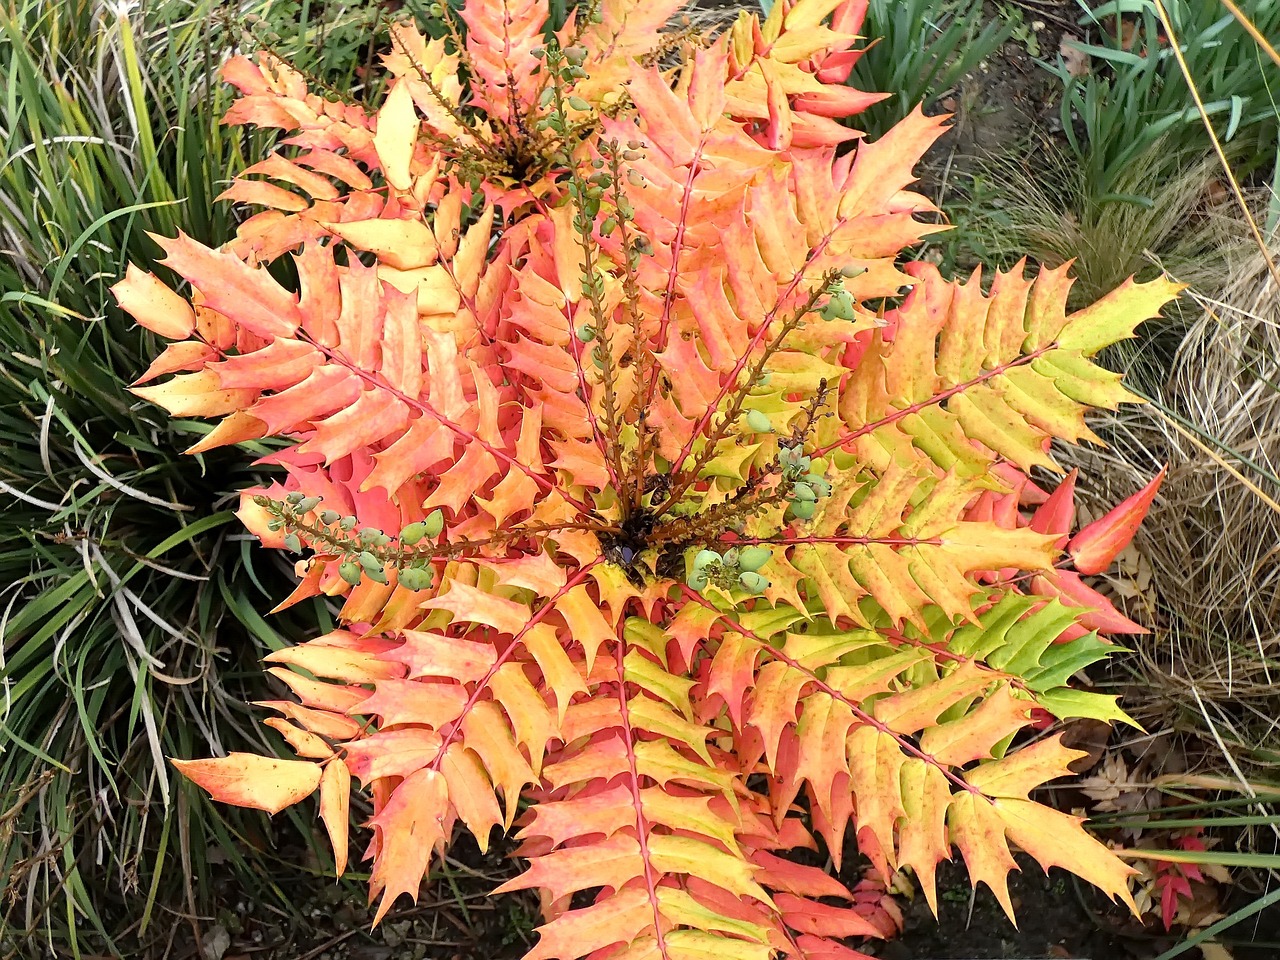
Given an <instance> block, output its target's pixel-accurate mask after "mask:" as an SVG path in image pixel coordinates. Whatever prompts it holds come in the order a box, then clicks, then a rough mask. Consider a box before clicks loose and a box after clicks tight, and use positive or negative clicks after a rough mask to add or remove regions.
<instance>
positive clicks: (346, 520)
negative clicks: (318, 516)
mask: <svg viewBox="0 0 1280 960" xmlns="http://www.w3.org/2000/svg"><path fill="white" fill-rule="evenodd" d="M338 526H340V527H341V528H342V529H343V530H345V531H346V532H347V533H350V532H351V531H352V530H354V529H355V528H356V518H355V517H350V516H348V517H343V518H342V519H341V520H339V521H338Z"/></svg>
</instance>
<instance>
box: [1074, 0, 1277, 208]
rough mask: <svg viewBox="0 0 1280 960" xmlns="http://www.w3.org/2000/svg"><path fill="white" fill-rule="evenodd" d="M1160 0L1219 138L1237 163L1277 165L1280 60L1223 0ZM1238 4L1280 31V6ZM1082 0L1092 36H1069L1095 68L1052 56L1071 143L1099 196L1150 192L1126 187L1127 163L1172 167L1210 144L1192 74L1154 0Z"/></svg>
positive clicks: (1265, 28)
mask: <svg viewBox="0 0 1280 960" xmlns="http://www.w3.org/2000/svg"><path fill="white" fill-rule="evenodd" d="M1161 2H1162V5H1163V8H1164V10H1165V12H1166V13H1167V15H1168V17H1169V20H1170V23H1171V24H1172V25H1173V27H1174V30H1175V36H1176V39H1177V42H1178V43H1179V45H1180V47H1181V50H1182V55H1183V58H1184V59H1185V61H1186V64H1187V67H1188V72H1189V74H1190V77H1191V79H1192V81H1193V82H1194V83H1195V84H1196V86H1197V87H1199V88H1200V90H1201V92H1202V93H1203V94H1204V95H1205V109H1206V112H1207V113H1208V114H1209V117H1210V119H1211V122H1212V123H1213V125H1214V129H1215V133H1216V135H1217V137H1218V139H1219V140H1221V141H1222V142H1223V143H1224V144H1227V145H1228V146H1229V148H1230V149H1231V152H1232V154H1233V156H1234V158H1235V159H1236V160H1237V161H1239V162H1241V163H1242V164H1243V167H1242V168H1240V169H1238V171H1237V172H1238V173H1241V174H1242V175H1243V174H1248V173H1252V172H1253V170H1254V169H1256V168H1258V167H1262V168H1263V169H1264V170H1266V171H1267V172H1271V171H1272V170H1274V171H1275V172H1276V173H1280V166H1277V161H1278V160H1280V153H1278V152H1277V149H1276V136H1277V133H1278V132H1280V113H1278V112H1277V107H1276V104H1277V98H1280V67H1277V66H1276V65H1275V64H1273V63H1271V61H1270V60H1269V59H1268V58H1267V57H1266V56H1265V55H1264V53H1263V52H1262V51H1261V50H1260V49H1259V47H1258V44H1257V43H1255V42H1254V41H1253V40H1252V38H1251V37H1250V36H1249V34H1248V32H1247V31H1246V29H1245V27H1244V26H1243V25H1242V24H1241V23H1240V22H1239V21H1237V19H1236V18H1235V17H1234V16H1232V14H1231V13H1230V12H1229V11H1228V10H1227V9H1226V7H1225V6H1223V5H1222V4H1219V3H1216V2H1215V3H1205V2H1202V0H1161ZM1238 5H1239V7H1240V9H1241V12H1242V13H1243V14H1244V15H1245V16H1246V17H1247V18H1248V19H1249V20H1250V21H1251V22H1252V23H1253V24H1254V26H1256V27H1257V28H1258V30H1259V31H1260V32H1261V33H1262V34H1263V35H1264V36H1268V37H1276V36H1277V35H1280V6H1277V5H1276V4H1275V3H1272V2H1270V0H1241V2H1240V3H1239V4H1238ZM1080 6H1081V9H1082V10H1083V13H1082V14H1081V16H1080V19H1079V22H1080V23H1081V25H1083V26H1085V27H1087V28H1089V30H1090V31H1091V33H1092V34H1093V35H1094V36H1095V37H1096V38H1097V42H1096V43H1092V44H1084V43H1080V44H1076V46H1078V47H1079V48H1080V49H1081V50H1082V51H1083V52H1085V53H1086V54H1087V55H1088V56H1089V57H1091V58H1092V60H1093V64H1092V68H1091V69H1089V70H1088V71H1087V72H1085V73H1084V74H1082V75H1078V72H1077V73H1073V72H1072V71H1071V70H1070V69H1068V68H1067V67H1066V66H1065V65H1063V64H1062V63H1061V62H1059V63H1058V65H1056V66H1050V69H1052V70H1053V71H1054V72H1055V73H1056V74H1057V76H1058V77H1059V78H1060V79H1061V80H1062V82H1063V98H1062V107H1061V110H1062V121H1063V129H1064V133H1065V136H1066V140H1067V143H1068V146H1069V148H1070V150H1071V153H1072V155H1073V156H1074V157H1075V160H1076V162H1077V163H1078V164H1079V165H1080V166H1081V167H1082V168H1083V169H1084V170H1085V172H1086V175H1087V177H1088V180H1089V182H1090V184H1091V188H1092V189H1093V190H1094V191H1096V193H1097V194H1098V195H1099V196H1107V195H1117V196H1122V197H1123V196H1139V197H1147V198H1153V199H1154V197H1153V195H1152V194H1151V193H1150V192H1146V193H1139V194H1132V193H1131V192H1130V189H1129V187H1130V186H1131V184H1128V183H1126V182H1125V180H1126V178H1127V177H1128V172H1129V171H1130V170H1131V169H1132V168H1133V167H1135V166H1140V165H1147V166H1150V165H1153V164H1154V165H1155V167H1156V168H1157V170H1159V171H1160V172H1161V173H1165V172H1168V171H1175V172H1176V171H1177V170H1178V169H1180V168H1182V167H1185V166H1187V165H1189V164H1194V163H1196V162H1197V161H1198V160H1199V158H1200V157H1202V156H1204V155H1205V154H1207V153H1208V152H1209V150H1210V140H1209V135H1208V132H1207V131H1206V129H1205V127H1204V125H1203V123H1202V121H1201V117H1200V114H1199V111H1198V110H1197V109H1196V107H1195V105H1194V104H1193V102H1192V97H1191V87H1190V84H1189V83H1188V79H1187V77H1186V76H1185V75H1184V74H1183V72H1182V69H1181V68H1180V67H1179V65H1178V62H1177V58H1175V57H1174V55H1173V50H1172V48H1171V46H1170V43H1169V39H1168V37H1167V36H1166V31H1165V29H1164V26H1163V24H1162V23H1161V19H1160V16H1159V9H1158V8H1157V5H1156V3H1155V2H1154V0H1132V2H1126V3H1103V4H1096V5H1095V4H1090V5H1089V6H1086V5H1085V4H1084V3H1081V4H1080ZM1117 14H1123V16H1117ZM1157 144H1159V145H1160V149H1159V150H1158V151H1157V150H1154V149H1153V148H1154V147H1155V146H1156V145H1157ZM1156 182H1157V184H1158V181H1156Z"/></svg>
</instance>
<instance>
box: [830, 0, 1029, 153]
mask: <svg viewBox="0 0 1280 960" xmlns="http://www.w3.org/2000/svg"><path fill="white" fill-rule="evenodd" d="M1015 27H1016V23H1015V22H1014V21H1013V20H1011V19H1010V18H1008V17H996V18H994V19H988V18H987V17H985V16H984V12H983V3H982V0H951V2H944V3H938V2H937V0H870V3H869V4H868V6H867V19H866V24H865V25H864V26H863V28H862V33H863V34H864V35H865V36H867V37H869V38H876V39H875V40H874V42H872V43H871V44H870V45H869V47H868V49H867V51H866V52H865V53H864V54H863V55H862V56H861V57H860V58H859V59H858V62H857V63H855V64H854V67H853V73H852V74H851V75H850V77H849V82H850V83H851V84H853V85H854V86H855V87H857V88H858V89H859V90H868V91H872V92H884V93H890V94H892V95H891V96H890V97H888V98H887V99H885V100H882V101H880V102H879V103H877V104H874V105H872V106H871V107H869V108H868V109H867V110H865V111H863V112H862V113H860V114H858V115H857V117H855V118H853V119H852V122H853V123H854V124H855V125H856V126H857V127H858V129H860V130H864V131H866V132H867V133H868V134H869V135H870V137H871V138H872V139H877V138H879V137H881V136H883V135H884V134H885V133H886V132H887V131H888V130H889V128H890V127H892V126H893V125H894V124H896V123H897V122H898V121H899V120H901V119H902V118H903V117H905V116H906V115H907V114H908V113H910V112H911V111H912V110H913V109H914V108H915V107H916V106H917V105H919V106H921V107H923V108H924V109H925V110H926V111H927V112H932V109H933V107H934V105H935V104H936V103H937V101H938V100H940V99H941V98H942V97H944V96H946V94H947V92H948V91H950V90H952V89H954V88H955V87H956V86H957V85H958V84H959V83H960V81H961V80H962V79H964V77H965V76H967V75H968V74H970V73H972V72H973V71H974V70H976V69H978V68H979V66H980V65H981V64H982V63H983V62H984V61H985V60H987V58H989V57H991V56H993V55H994V54H995V53H996V51H998V50H999V49H1000V46H1001V44H1003V43H1004V42H1005V41H1006V40H1008V39H1009V38H1010V37H1011V36H1013V32H1014V28H1015Z"/></svg>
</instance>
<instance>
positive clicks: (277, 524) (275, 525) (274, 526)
mask: <svg viewBox="0 0 1280 960" xmlns="http://www.w3.org/2000/svg"><path fill="white" fill-rule="evenodd" d="M283 526H284V521H283V520H268V521H267V529H268V530H271V531H272V532H274V531H276V530H279V529H280V528H281V527H283Z"/></svg>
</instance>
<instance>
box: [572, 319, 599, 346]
mask: <svg viewBox="0 0 1280 960" xmlns="http://www.w3.org/2000/svg"><path fill="white" fill-rule="evenodd" d="M574 332H575V333H576V334H577V337H578V339H579V340H581V341H582V342H583V343H590V342H591V341H592V340H594V339H595V338H596V328H595V327H593V326H592V325H591V324H589V323H584V324H583V325H582V326H580V327H579V328H578V329H577V330H575V331H574Z"/></svg>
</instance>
